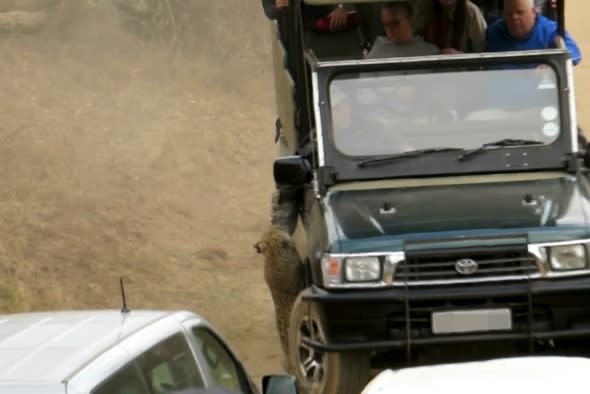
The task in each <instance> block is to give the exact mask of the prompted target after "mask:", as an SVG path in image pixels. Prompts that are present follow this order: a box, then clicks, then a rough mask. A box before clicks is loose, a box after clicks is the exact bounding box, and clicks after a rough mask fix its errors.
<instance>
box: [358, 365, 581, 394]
mask: <svg viewBox="0 0 590 394" xmlns="http://www.w3.org/2000/svg"><path fill="white" fill-rule="evenodd" d="M588 373H590V359H586V358H575V357H519V358H504V359H496V360H490V361H481V362H470V363H457V364H444V365H436V366H427V367H415V368H406V369H401V370H397V371H393V370H385V371H383V372H381V373H380V374H379V375H377V376H376V377H375V378H374V379H373V380H372V381H371V382H370V383H369V384H368V385H367V386H366V387H365V389H364V390H363V391H362V394H394V393H395V394H410V393H411V394H432V393H436V394H474V393H477V394H510V393H526V392H531V393H535V394H556V393H560V392H568V388H570V387H571V389H572V391H571V392H574V391H575V389H576V388H582V387H586V386H587V381H588V377H587V376H588Z"/></svg>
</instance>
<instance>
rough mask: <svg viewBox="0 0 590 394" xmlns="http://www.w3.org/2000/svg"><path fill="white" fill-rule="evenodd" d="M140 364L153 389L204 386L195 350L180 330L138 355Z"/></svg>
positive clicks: (167, 390) (163, 390) (157, 391)
mask: <svg viewBox="0 0 590 394" xmlns="http://www.w3.org/2000/svg"><path fill="white" fill-rule="evenodd" d="M137 364H138V366H139V369H140V370H141V373H142V374H143V376H144V379H145V381H146V382H147V384H148V385H149V386H150V387H149V388H150V392H151V393H154V394H163V393H170V392H175V391H180V390H189V389H200V388H204V383H203V378H202V376H201V374H200V373H199V370H198V368H197V364H196V362H195V359H194V357H193V353H192V352H191V350H190V348H189V346H188V343H187V342H186V338H185V337H184V335H182V334H181V333H178V334H175V335H173V336H171V337H169V338H168V339H166V340H164V341H162V342H160V343H159V344H157V345H156V346H154V347H152V348H151V349H150V350H148V351H147V352H145V353H143V354H142V355H141V356H139V357H138V358H137Z"/></svg>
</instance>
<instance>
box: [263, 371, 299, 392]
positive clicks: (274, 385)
mask: <svg viewBox="0 0 590 394" xmlns="http://www.w3.org/2000/svg"><path fill="white" fill-rule="evenodd" d="M262 394H298V391H297V384H296V383H295V378H294V377H293V376H290V375H267V376H264V377H263V378H262Z"/></svg>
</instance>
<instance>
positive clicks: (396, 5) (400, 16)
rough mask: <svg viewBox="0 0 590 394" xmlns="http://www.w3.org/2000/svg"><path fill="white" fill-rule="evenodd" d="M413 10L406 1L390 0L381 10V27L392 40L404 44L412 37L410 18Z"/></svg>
mask: <svg viewBox="0 0 590 394" xmlns="http://www.w3.org/2000/svg"><path fill="white" fill-rule="evenodd" d="M413 16H414V12H413V10H412V6H411V5H410V3H409V2H408V1H391V2H389V3H387V4H385V5H384V6H383V9H382V10H381V22H382V23H383V28H384V29H385V33H386V34H387V38H389V39H390V40H391V41H392V42H394V43H396V44H404V43H408V42H410V41H412V40H413V39H414V31H413V29H412V18H413Z"/></svg>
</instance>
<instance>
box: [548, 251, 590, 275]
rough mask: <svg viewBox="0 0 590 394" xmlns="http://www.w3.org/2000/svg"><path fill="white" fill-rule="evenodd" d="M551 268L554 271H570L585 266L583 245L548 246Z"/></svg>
mask: <svg viewBox="0 0 590 394" xmlns="http://www.w3.org/2000/svg"><path fill="white" fill-rule="evenodd" d="M549 256H550V262H551V268H552V269H553V270H555V271H571V270H581V269H584V268H586V266H587V264H586V247H585V246H584V245H565V246H552V247H550V248H549Z"/></svg>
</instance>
